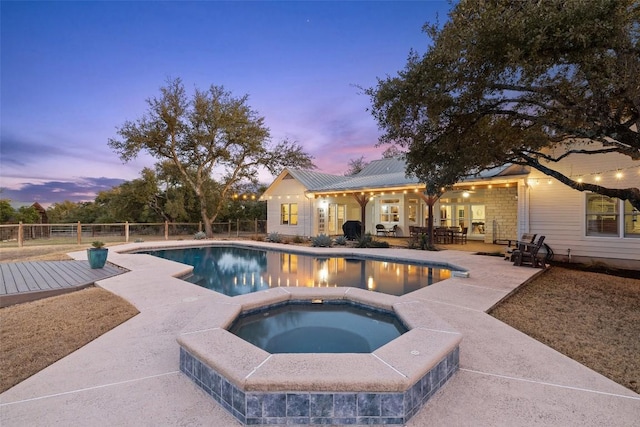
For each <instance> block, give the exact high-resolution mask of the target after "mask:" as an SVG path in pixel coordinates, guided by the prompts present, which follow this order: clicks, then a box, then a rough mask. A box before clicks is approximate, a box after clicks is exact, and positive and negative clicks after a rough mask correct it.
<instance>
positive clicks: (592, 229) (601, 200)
mask: <svg viewBox="0 0 640 427" xmlns="http://www.w3.org/2000/svg"><path fill="white" fill-rule="evenodd" d="M586 197H587V236H619V231H618V230H619V226H618V218H619V215H618V199H614V198H612V197H607V196H603V195H601V194H587V195H586Z"/></svg>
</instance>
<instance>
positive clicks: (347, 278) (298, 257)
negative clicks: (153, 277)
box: [144, 246, 451, 296]
mask: <svg viewBox="0 0 640 427" xmlns="http://www.w3.org/2000/svg"><path fill="white" fill-rule="evenodd" d="M144 253H147V254H150V255H154V256H158V257H161V258H165V259H169V260H172V261H177V262H180V263H183V264H187V265H191V266H193V274H192V275H191V276H189V277H186V278H184V279H185V280H187V281H188V282H191V283H195V284H197V285H200V286H202V287H205V288H207V289H211V290H213V291H216V292H220V293H222V294H225V295H229V296H236V295H243V294H248V293H251V292H257V291H261V290H264V289H269V288H274V287H283V286H294V287H338V286H350V287H355V288H360V289H367V290H371V291H377V292H382V293H386V294H389V295H396V296H400V295H404V294H407V293H409V292H413V291H415V290H418V289H421V288H423V287H425V286H429V285H431V284H433V283H436V282H439V281H441V280H445V279H448V278H449V277H451V270H449V269H446V268H442V267H439V266H434V265H426V264H410V263H404V262H399V261H390V260H389V261H382V260H374V259H367V258H360V257H320V256H310V255H303V254H298V253H294V252H281V251H275V250H261V249H253V248H244V247H235V246H205V247H194V248H179V249H162V250H152V251H144Z"/></svg>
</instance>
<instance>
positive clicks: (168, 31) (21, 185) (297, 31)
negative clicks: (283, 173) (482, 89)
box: [0, 1, 449, 204]
mask: <svg viewBox="0 0 640 427" xmlns="http://www.w3.org/2000/svg"><path fill="white" fill-rule="evenodd" d="M0 8H1V9H0V17H1V20H2V22H1V27H0V31H1V34H0V35H1V41H0V42H1V46H0V48H1V49H0V52H1V64H0V65H1V74H0V78H1V98H0V100H1V114H2V116H1V141H0V144H1V145H0V177H1V183H0V187H2V188H3V191H2V193H0V198H9V199H12V200H13V201H23V202H31V201H39V202H41V203H45V204H47V203H52V202H60V201H63V200H65V199H67V200H73V201H80V200H93V199H94V197H95V195H96V193H97V192H98V191H100V190H104V189H108V188H110V187H112V186H114V185H117V184H118V183H120V182H121V180H132V179H135V178H138V177H139V176H140V171H141V170H142V168H143V167H145V166H152V165H153V163H154V162H153V159H150V158H148V157H145V156H142V157H140V158H138V160H136V161H133V162H130V163H127V164H123V163H122V162H121V161H120V159H119V158H118V156H117V155H116V154H115V153H114V152H113V151H111V149H110V148H109V147H108V145H107V140H108V138H110V137H116V136H117V135H116V128H117V127H119V126H121V125H122V124H123V123H124V122H125V121H126V120H135V119H137V118H139V117H141V116H142V114H143V113H144V112H145V110H146V103H145V100H146V99H147V98H149V97H152V96H156V95H158V94H159V88H160V87H161V86H162V85H164V84H165V82H166V80H167V78H175V77H179V78H181V79H182V80H183V82H184V84H185V86H186V88H187V90H188V92H189V93H192V90H193V88H195V87H198V88H200V89H206V88H208V87H209V86H210V85H212V84H215V85H222V86H224V87H225V88H226V89H227V90H229V91H231V92H232V93H233V95H235V96H241V95H245V94H248V95H249V101H248V103H249V105H250V106H251V107H252V108H253V109H254V110H257V111H258V112H259V114H260V115H262V116H264V117H265V122H266V125H267V126H268V127H269V128H270V129H271V135H272V138H273V140H274V142H276V141H278V140H281V139H283V138H289V139H292V140H295V141H297V142H299V143H300V144H301V145H302V146H303V147H304V148H305V150H306V151H307V152H309V153H310V154H312V155H313V156H314V157H315V163H316V165H317V166H318V169H319V170H320V171H323V172H327V173H338V174H340V173H343V172H344V171H345V170H346V169H347V164H348V161H349V160H350V159H355V158H358V157H360V156H365V159H366V160H367V161H370V160H374V159H376V158H379V157H380V153H381V151H382V149H381V148H374V145H375V144H376V142H377V138H378V135H379V131H378V129H377V125H376V123H375V121H374V120H373V118H372V116H371V114H370V113H369V112H367V111H366V110H367V107H368V106H369V99H368V97H366V96H365V95H362V94H361V93H359V90H358V89H357V87H356V86H358V85H359V86H362V87H370V86H374V85H375V83H376V78H377V77H385V76H386V75H394V74H396V73H397V71H399V70H401V69H402V68H403V67H404V65H405V63H406V59H407V56H408V54H409V51H410V49H414V50H416V51H418V52H424V51H425V50H426V47H427V45H428V43H429V40H428V38H427V36H426V35H425V34H424V33H423V32H422V26H423V25H424V24H425V22H427V21H430V22H433V21H435V20H436V14H439V18H440V21H444V20H445V19H446V13H447V11H448V10H449V5H448V3H447V2H444V1H406V2H404V1H393V2H391V1H389V2H373V1H352V2H307V1H304V2H303V1H299V2H296V1H290V2H276V1H263V2H244V1H239V2H220V1H200V2H156V1H144V2H143V1H140V2H115V1H107V2H85V1H83V2H29V1H25V2H10V1H2V3H0ZM262 178H263V181H266V182H270V179H271V177H270V176H268V175H267V176H265V177H262Z"/></svg>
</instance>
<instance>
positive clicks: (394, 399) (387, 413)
mask: <svg viewBox="0 0 640 427" xmlns="http://www.w3.org/2000/svg"><path fill="white" fill-rule="evenodd" d="M380 415H381V416H383V417H401V416H403V415H404V396H403V395H402V394H400V393H394V394H382V395H380Z"/></svg>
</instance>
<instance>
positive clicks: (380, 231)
mask: <svg viewBox="0 0 640 427" xmlns="http://www.w3.org/2000/svg"><path fill="white" fill-rule="evenodd" d="M380 234H382V235H383V236H386V235H387V228H386V227H385V226H384V225H382V224H376V235H380Z"/></svg>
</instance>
